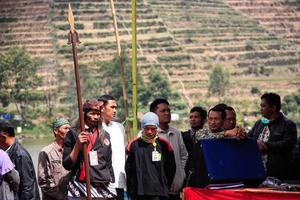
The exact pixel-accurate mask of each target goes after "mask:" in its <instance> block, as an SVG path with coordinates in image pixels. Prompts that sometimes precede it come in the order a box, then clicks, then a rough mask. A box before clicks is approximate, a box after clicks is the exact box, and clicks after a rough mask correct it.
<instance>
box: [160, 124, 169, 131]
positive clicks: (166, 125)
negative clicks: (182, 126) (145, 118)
mask: <svg viewBox="0 0 300 200" xmlns="http://www.w3.org/2000/svg"><path fill="white" fill-rule="evenodd" d="M159 128H161V129H162V130H167V129H168V128H169V124H167V123H159Z"/></svg>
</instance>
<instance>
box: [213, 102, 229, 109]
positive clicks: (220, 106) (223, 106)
mask: <svg viewBox="0 0 300 200" xmlns="http://www.w3.org/2000/svg"><path fill="white" fill-rule="evenodd" d="M227 107H228V106H227V105H226V104H225V103H219V104H217V105H215V106H214V108H220V109H223V110H225V109H226V108H227Z"/></svg>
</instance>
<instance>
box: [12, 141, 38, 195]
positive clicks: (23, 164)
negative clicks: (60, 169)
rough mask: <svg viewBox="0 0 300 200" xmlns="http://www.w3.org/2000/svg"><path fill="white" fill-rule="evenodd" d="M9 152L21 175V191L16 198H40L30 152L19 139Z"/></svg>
mask: <svg viewBox="0 0 300 200" xmlns="http://www.w3.org/2000/svg"><path fill="white" fill-rule="evenodd" d="M7 153H8V155H9V157H10V159H11V161H12V162H13V163H14V164H15V166H16V167H15V169H16V170H17V171H18V172H19V176H20V186H19V192H18V195H17V196H15V200H39V199H40V195H39V189H38V184H37V181H36V175H35V170H34V166H33V163H32V159H31V156H30V154H29V153H28V152H27V150H26V149H25V148H24V147H22V145H21V144H20V143H19V142H17V141H15V143H14V144H13V145H12V146H11V147H10V149H9V150H8V152H7Z"/></svg>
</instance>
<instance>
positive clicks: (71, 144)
mask: <svg viewBox="0 0 300 200" xmlns="http://www.w3.org/2000/svg"><path fill="white" fill-rule="evenodd" d="M86 142H88V133H86V132H81V133H79V134H78V136H77V138H76V137H75V133H74V132H73V131H72V130H70V131H69V132H68V134H67V136H66V138H65V141H64V153H63V166H64V168H65V169H67V170H72V169H73V168H74V166H75V164H76V162H77V159H78V157H79V154H80V152H81V149H82V144H84V143H86Z"/></svg>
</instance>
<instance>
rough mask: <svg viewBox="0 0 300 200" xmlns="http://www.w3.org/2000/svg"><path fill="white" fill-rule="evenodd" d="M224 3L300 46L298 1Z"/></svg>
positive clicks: (270, 0) (299, 10) (232, 1)
mask: <svg viewBox="0 0 300 200" xmlns="http://www.w3.org/2000/svg"><path fill="white" fill-rule="evenodd" d="M226 3H227V4H228V5H230V6H231V7H233V8H234V9H236V10H238V11H239V12H240V13H242V14H244V15H246V16H248V17H250V18H251V19H254V20H255V21H257V22H258V23H259V24H261V25H263V26H264V27H266V28H267V29H268V30H269V31H270V32H273V33H275V34H276V35H277V36H279V37H281V38H283V39H285V40H288V41H290V42H292V43H296V44H298V45H299V44H300V24H299V23H300V1H299V0H290V1H283V0H282V1H280V0H256V1H237V0H226Z"/></svg>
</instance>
